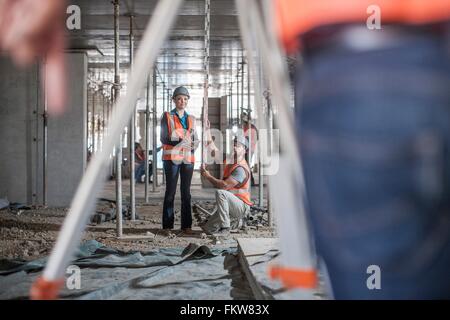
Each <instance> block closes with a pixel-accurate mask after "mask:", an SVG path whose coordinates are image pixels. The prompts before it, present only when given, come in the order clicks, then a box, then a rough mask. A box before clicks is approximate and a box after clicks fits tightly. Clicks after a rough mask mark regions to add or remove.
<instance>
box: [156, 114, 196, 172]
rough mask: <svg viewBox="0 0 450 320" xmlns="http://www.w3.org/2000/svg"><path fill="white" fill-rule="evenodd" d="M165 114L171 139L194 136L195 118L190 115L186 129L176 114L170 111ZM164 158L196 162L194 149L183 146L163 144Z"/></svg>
mask: <svg viewBox="0 0 450 320" xmlns="http://www.w3.org/2000/svg"><path fill="white" fill-rule="evenodd" d="M164 116H165V117H166V120H167V128H168V133H169V139H171V138H175V137H176V138H179V139H185V138H193V137H194V130H195V118H194V117H193V116H191V115H188V128H187V129H184V128H183V125H182V124H181V121H180V119H179V118H178V117H177V116H176V115H172V114H171V113H170V112H165V113H164ZM175 141H176V140H175ZM162 157H163V160H172V161H184V162H187V163H194V162H195V157H194V149H192V150H189V149H188V148H185V147H182V146H171V145H168V144H163V156H162Z"/></svg>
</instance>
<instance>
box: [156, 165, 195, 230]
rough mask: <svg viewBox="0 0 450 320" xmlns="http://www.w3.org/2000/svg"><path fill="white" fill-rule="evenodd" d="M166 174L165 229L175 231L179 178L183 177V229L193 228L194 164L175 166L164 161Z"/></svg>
mask: <svg viewBox="0 0 450 320" xmlns="http://www.w3.org/2000/svg"><path fill="white" fill-rule="evenodd" d="M163 162H164V173H165V175H166V193H165V195H164V205H163V219H162V220H163V221H162V226H163V229H173V223H174V218H175V215H174V201H175V193H176V190H177V183H178V176H181V185H180V191H181V228H182V229H185V228H190V227H191V226H192V213H191V181H192V174H193V172H194V165H193V164H186V163H180V164H175V163H174V162H172V161H170V160H164V161H163Z"/></svg>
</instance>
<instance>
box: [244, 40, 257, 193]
mask: <svg viewBox="0 0 450 320" xmlns="http://www.w3.org/2000/svg"><path fill="white" fill-rule="evenodd" d="M249 50H250V48H247V60H249V59H250V58H249V57H248V56H249V55H250V54H252V52H251V51H249ZM246 64H247V114H248V125H247V130H248V131H247V132H248V159H247V164H248V166H249V168H250V177H252V176H253V173H252V170H253V168H252V164H251V162H252V142H253V141H252V110H251V108H250V66H249V64H248V63H246ZM242 69H244V65H242ZM255 76H256V75H255ZM242 82H244V81H242ZM242 107H244V105H242ZM248 190H249V192H250V196H251V195H252V183H251V179H250V185H249V187H248Z"/></svg>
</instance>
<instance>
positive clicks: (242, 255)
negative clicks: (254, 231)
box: [236, 238, 279, 300]
mask: <svg viewBox="0 0 450 320" xmlns="http://www.w3.org/2000/svg"><path fill="white" fill-rule="evenodd" d="M236 240H237V242H238V252H239V261H240V263H241V266H242V269H243V271H244V274H245V275H246V277H247V280H248V282H249V285H250V288H251V289H252V292H253V294H254V296H255V298H256V299H258V300H270V299H274V296H272V295H271V294H270V293H268V292H267V291H266V290H264V289H263V286H262V284H264V285H265V286H267V284H268V283H269V285H270V284H272V281H271V280H270V279H269V278H268V275H267V272H266V271H267V267H268V263H266V262H263V263H258V264H255V263H256V262H258V261H259V260H260V259H261V258H262V257H263V256H264V255H265V254H267V253H268V252H269V251H271V250H274V249H275V250H276V249H277V248H278V247H277V244H278V239H276V238H238V239H236ZM254 264H255V265H254ZM273 287H274V289H279V286H277V283H276V282H273Z"/></svg>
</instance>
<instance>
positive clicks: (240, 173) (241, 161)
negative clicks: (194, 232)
mask: <svg viewBox="0 0 450 320" xmlns="http://www.w3.org/2000/svg"><path fill="white" fill-rule="evenodd" d="M213 145H214V142H212V140H210V141H209V146H210V147H212V148H214V149H217V148H216V147H215V146H213ZM248 148H249V143H248V140H247V138H245V137H243V136H237V137H235V139H234V145H233V155H232V158H231V159H233V161H232V162H231V163H225V166H224V171H223V179H217V178H215V177H213V176H212V175H211V173H209V171H208V170H207V169H206V166H205V164H202V166H201V171H200V172H201V174H202V176H203V177H205V178H206V179H207V180H208V181H209V182H211V183H212V185H213V186H214V187H215V188H217V190H216V192H215V196H216V206H217V211H216V212H215V213H214V214H213V215H212V216H211V217H209V218H208V220H207V221H206V223H204V224H203V225H202V229H203V230H205V231H206V232H208V233H211V234H221V235H228V233H229V232H230V230H232V229H238V228H240V227H241V226H242V222H243V218H244V217H245V216H247V215H248V214H249V213H250V206H251V205H252V202H251V200H250V198H251V194H250V167H249V166H248V163H247V161H246V160H245V153H246V151H247V149H248Z"/></svg>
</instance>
